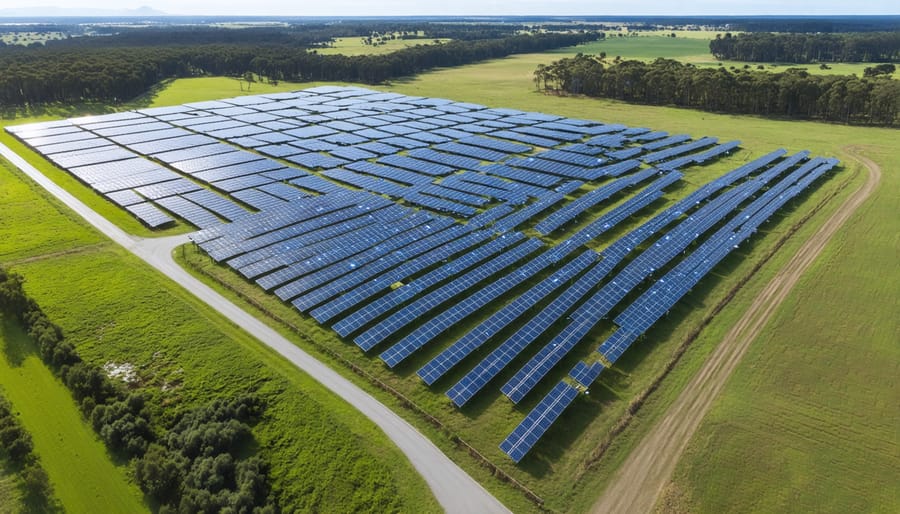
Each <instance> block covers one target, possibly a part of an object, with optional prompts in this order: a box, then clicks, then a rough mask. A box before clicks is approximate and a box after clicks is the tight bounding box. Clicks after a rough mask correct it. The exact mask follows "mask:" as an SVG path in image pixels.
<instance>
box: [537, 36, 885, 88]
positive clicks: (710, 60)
mask: <svg viewBox="0 0 900 514" xmlns="http://www.w3.org/2000/svg"><path fill="white" fill-rule="evenodd" d="M693 34H694V37H682V36H681V35H679V37H675V38H670V37H664V36H658V35H642V36H635V37H611V38H607V39H605V40H603V41H594V42H591V43H586V44H584V45H579V46H578V47H577V49H578V51H579V52H583V53H586V54H595V55H596V54H599V53H600V52H606V57H607V59H608V60H609V61H610V62H612V60H613V59H615V57H616V56H620V57H621V58H622V59H636V60H639V61H652V60H654V59H656V58H657V57H665V58H668V59H675V60H678V61H682V62H686V63H691V64H693V65H695V66H699V67H701V68H715V67H719V66H724V67H726V68H731V67H734V68H738V69H743V68H744V66H749V67H750V69H751V70H753V71H756V70H757V66H759V65H762V66H763V67H764V68H765V71H769V72H773V73H777V72H781V71H784V70H786V69H788V68H801V69H804V70H806V71H808V72H809V73H811V74H815V75H856V76H859V77H861V76H862V74H863V70H864V69H865V68H867V67H870V66H874V64H872V63H833V64H832V63H829V64H828V66H829V68H830V69H827V70H823V69H821V68H820V67H819V65H818V64H791V63H771V62H743V61H718V60H716V59H715V57H713V56H712V54H710V53H709V41H710V39H712V38H714V37H715V34H716V33H714V32H698V33H693ZM704 35H705V36H706V37H703V36H704ZM571 53H572V49H571V48H560V49H557V50H551V51H550V52H547V54H548V55H554V56H559V57H554V58H553V59H558V58H560V57H563V56H565V55H568V54H571ZM550 60H551V59H545V60H544V61H543V64H549V63H550V62H549V61H550ZM535 66H537V64H535ZM894 77H895V78H898V77H900V75H898V74H897V73H895V74H894Z"/></svg>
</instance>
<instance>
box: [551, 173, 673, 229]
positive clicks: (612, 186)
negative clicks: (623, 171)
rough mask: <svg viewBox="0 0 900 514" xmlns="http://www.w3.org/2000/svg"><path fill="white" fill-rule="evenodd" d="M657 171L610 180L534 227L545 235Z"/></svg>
mask: <svg viewBox="0 0 900 514" xmlns="http://www.w3.org/2000/svg"><path fill="white" fill-rule="evenodd" d="M657 173H658V172H657V171H656V170H655V169H653V168H647V169H644V170H641V171H640V172H638V173H635V174H633V175H629V176H626V177H623V178H620V179H618V180H615V181H613V182H610V183H608V184H606V185H604V186H601V187H599V188H597V189H594V190H593V191H589V192H587V193H585V194H583V195H581V196H580V197H578V198H577V199H576V200H573V201H571V202H569V203H568V204H566V205H565V206H563V207H562V208H560V209H558V210H557V211H555V212H553V213H552V214H550V215H549V216H547V217H546V218H544V219H543V220H541V221H540V222H539V223H538V224H537V225H535V227H534V228H535V230H537V231H538V232H540V233H541V234H543V235H547V234H550V233H552V232H554V231H555V230H557V229H558V228H559V227H561V226H563V225H565V224H566V223H569V222H571V221H572V220H574V219H575V218H576V217H578V216H579V215H581V214H582V213H584V212H585V211H586V210H588V209H590V208H593V207H596V206H597V205H598V204H600V203H601V202H603V201H605V200H608V199H609V198H611V197H612V196H613V195H615V194H617V193H619V192H621V191H622V190H624V189H626V188H629V187H633V186H635V185H636V184H639V183H640V182H642V181H644V180H646V179H649V178H651V177H653V176H655V175H656V174H657Z"/></svg>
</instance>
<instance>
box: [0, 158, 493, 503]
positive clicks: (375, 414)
mask: <svg viewBox="0 0 900 514" xmlns="http://www.w3.org/2000/svg"><path fill="white" fill-rule="evenodd" d="M0 155H3V156H4V157H6V158H7V159H8V160H9V161H10V162H12V163H13V164H14V165H15V166H16V167H18V168H19V169H20V170H22V172H24V173H25V174H26V175H28V176H29V177H30V178H31V179H32V180H34V181H35V182H37V183H38V184H40V185H41V187H43V188H44V189H46V190H47V191H48V192H50V193H51V194H52V195H53V196H55V197H56V198H58V199H59V200H60V201H62V202H63V203H65V204H66V205H67V206H68V207H69V208H70V209H72V210H73V211H75V212H76V213H77V214H78V215H79V216H81V217H82V218H84V219H85V220H87V221H88V223H90V224H91V225H93V226H94V227H96V228H97V229H98V230H100V231H101V232H103V233H104V234H106V236H107V237H109V238H110V239H112V240H113V241H115V242H116V243H119V244H120V245H122V246H124V247H125V248H126V249H128V250H129V251H131V252H132V253H134V254H135V255H137V256H138V257H140V258H141V259H143V260H144V261H146V262H147V263H148V264H150V265H151V266H153V267H154V268H156V269H158V270H159V271H161V272H163V273H164V274H166V275H167V276H168V277H169V278H171V279H172V280H174V281H175V282H176V283H178V284H181V286H182V287H184V288H185V289H187V290H188V291H190V292H191V293H193V294H194V295H196V296H197V297H198V298H200V299H201V300H203V301H204V302H206V303H207V304H208V305H209V306H211V307H212V308H214V309H216V310H217V311H219V312H220V313H221V314H222V315H224V316H225V317H227V318H228V319H230V320H231V321H232V322H234V323H235V324H236V325H238V326H239V327H241V328H243V329H244V330H246V331H247V332H249V333H250V334H251V335H253V336H254V337H256V338H257V339H259V340H260V341H262V342H263V343H264V344H266V345H268V346H269V347H271V348H272V349H274V350H275V351H277V352H278V353H280V354H281V355H282V356H283V357H284V358H286V359H287V360H289V361H291V362H292V363H293V364H294V365H295V366H297V367H298V368H300V369H301V370H303V371H305V372H306V373H308V374H309V375H310V376H312V377H313V378H314V379H316V380H318V381H319V382H320V383H321V384H322V385H324V386H325V387H326V388H328V389H330V390H331V391H332V392H334V393H335V394H337V395H338V396H340V397H341V398H343V399H344V400H345V401H347V402H348V403H350V404H351V405H353V406H354V407H356V408H357V409H358V410H359V411H360V412H362V413H363V414H364V415H365V416H366V417H368V418H369V419H371V420H372V421H373V422H374V423H375V424H376V425H378V426H379V427H380V428H381V429H382V430H383V431H384V433H385V434H386V435H387V436H388V437H389V438H390V439H391V441H393V442H394V444H396V445H397V447H398V448H400V450H401V451H402V452H403V453H404V454H406V456H407V458H408V459H409V461H410V462H411V463H412V465H413V467H415V468H416V471H418V472H419V474H421V475H422V477H423V478H424V479H425V482H427V483H428V486H429V487H430V488H431V491H432V493H434V496H435V498H437V500H438V502H439V503H440V504H441V506H442V507H443V508H444V510H446V511H447V512H451V513H461V514H463V513H464V514H470V513H479V514H482V513H484V514H488V513H500V512H509V511H508V510H507V509H506V507H504V506H503V504H501V503H500V502H499V501H498V500H497V499H496V498H494V497H493V496H492V495H491V494H490V493H489V492H487V491H486V490H485V489H484V488H483V487H481V485H480V484H479V483H478V482H476V481H475V480H474V479H473V478H472V477H470V476H469V475H468V474H467V473H466V472H465V471H463V470H462V469H461V468H460V467H459V466H457V465H456V464H455V463H454V462H453V461H451V460H450V459H449V458H448V457H447V456H446V455H444V453H443V452H441V450H440V449H438V447H436V446H435V445H434V444H433V443H432V442H431V441H429V440H428V438H427V437H425V436H424V435H422V433H421V432H419V431H418V430H416V429H415V428H414V427H413V426H412V425H410V424H409V423H407V422H406V421H405V420H404V419H403V418H401V417H400V416H398V415H397V414H396V413H394V412H393V411H392V410H390V409H389V408H387V407H386V406H385V405H384V404H382V403H381V402H379V401H378V400H376V399H375V398H373V397H372V396H371V395H369V394H368V393H367V392H365V391H363V390H362V389H360V388H359V387H358V386H356V385H355V384H353V383H352V382H350V381H349V380H347V379H346V378H344V377H342V376H341V375H340V374H338V373H337V372H335V371H334V370H332V369H331V368H329V367H328V366H326V365H325V364H323V363H322V362H320V361H319V360H317V359H316V358H315V357H313V356H312V355H310V354H308V353H306V352H304V351H303V350H301V349H300V348H298V347H297V346H295V345H294V344H293V343H291V342H290V341H288V340H287V339H285V338H284V337H282V336H281V335H280V334H278V332H275V331H274V330H272V329H271V328H269V327H268V326H267V325H266V324H264V323H262V322H261V321H259V320H258V319H256V318H255V317H253V316H251V315H250V314H248V313H247V312H246V311H245V310H243V309H241V308H240V307H238V306H237V305H235V304H233V303H231V302H230V301H229V300H227V299H226V298H225V297H223V296H222V295H220V294H219V293H217V292H216V291H214V290H213V289H211V288H210V287H208V286H207V285H205V284H204V283H202V282H200V281H199V280H197V279H196V278H194V277H193V276H192V275H190V274H189V273H188V272H186V271H185V270H183V269H182V268H181V267H180V266H179V265H178V264H176V263H175V260H174V259H173V258H172V251H173V250H174V249H175V247H177V246H179V245H181V244H184V243H186V242H188V238H187V236H186V235H182V236H173V237H166V238H156V239H154V238H140V237H136V236H132V235H130V234H127V233H126V232H124V231H123V230H121V229H120V228H119V227H117V226H115V225H113V224H112V223H111V222H110V221H109V220H107V219H106V218H104V217H103V216H101V215H99V214H97V212H95V211H94V210H93V209H91V208H90V207H88V206H87V205H85V204H84V203H83V202H81V201H80V200H78V199H77V198H75V197H74V196H72V195H71V194H70V193H69V192H68V191H66V190H64V189H63V188H61V187H59V186H58V185H56V183H54V182H53V181H52V180H50V179H49V178H47V177H46V176H45V175H44V174H43V173H41V172H40V171H38V170H37V169H36V168H35V167H34V166H32V165H30V164H28V162H27V161H25V159H23V158H22V157H20V156H19V155H18V154H16V153H15V152H13V151H12V150H11V149H10V148H8V147H7V146H5V145H3V144H0Z"/></svg>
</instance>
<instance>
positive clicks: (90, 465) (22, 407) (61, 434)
mask: <svg viewBox="0 0 900 514" xmlns="http://www.w3.org/2000/svg"><path fill="white" fill-rule="evenodd" d="M0 347H2V348H0V349H2V352H0V385H2V386H3V390H4V395H5V396H6V397H7V399H9V401H10V403H12V405H13V408H14V409H15V410H16V411H17V412H18V413H19V416H20V417H19V419H20V420H21V422H22V425H23V426H24V427H25V429H26V430H27V431H28V432H29V433H30V434H31V437H32V440H33V441H34V452H35V453H36V454H37V455H38V456H39V457H40V459H41V465H42V466H43V468H44V470H46V471H47V475H48V476H49V477H50V483H51V484H53V489H54V492H55V493H56V497H57V498H58V499H59V500H60V502H61V503H62V504H63V505H65V508H66V511H67V512H72V513H78V512H83V513H85V514H88V513H91V512H96V507H97V505H98V504H101V503H102V504H103V505H105V506H106V508H107V509H109V511H110V512H146V511H147V510H148V508H147V506H146V505H144V503H143V500H142V496H143V495H142V494H141V492H140V490H138V488H137V486H135V485H133V484H129V483H128V481H127V478H126V471H125V469H124V468H123V467H121V466H116V465H114V464H113V462H112V461H111V460H110V457H109V455H108V454H107V453H106V449H105V448H104V446H103V443H102V442H101V441H100V440H99V439H98V438H97V436H96V435H95V434H94V432H93V429H92V428H91V426H90V425H89V424H88V423H86V422H85V420H84V418H83V417H82V416H81V412H80V411H79V409H78V408H77V406H76V404H75V402H74V401H73V400H72V396H71V394H70V393H69V390H68V389H66V387H65V386H64V385H63V384H62V383H61V382H60V381H59V380H58V379H57V378H56V377H55V376H53V373H52V372H51V371H50V370H49V369H48V368H47V367H46V366H45V365H44V363H43V362H41V359H40V357H39V356H38V355H37V349H36V348H35V345H34V343H33V342H32V341H31V340H30V339H29V338H28V336H27V335H26V334H25V333H24V332H23V331H22V330H21V328H19V326H18V325H17V324H16V323H14V322H12V321H11V320H8V319H4V318H3V317H2V316H0Z"/></svg>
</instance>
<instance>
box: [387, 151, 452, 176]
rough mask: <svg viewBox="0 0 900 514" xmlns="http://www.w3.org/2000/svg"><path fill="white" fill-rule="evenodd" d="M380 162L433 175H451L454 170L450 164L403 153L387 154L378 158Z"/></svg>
mask: <svg viewBox="0 0 900 514" xmlns="http://www.w3.org/2000/svg"><path fill="white" fill-rule="evenodd" d="M378 162H379V163H382V164H387V165H389V166H396V167H398V168H403V169H407V170H411V171H415V172H418V173H424V174H426V175H432V176H441V175H449V174H450V173H452V172H453V168H451V167H449V166H444V165H442V164H437V163H433V162H428V161H423V160H420V159H414V158H412V157H406V156H403V155H386V156H384V157H382V158H380V159H378Z"/></svg>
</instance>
